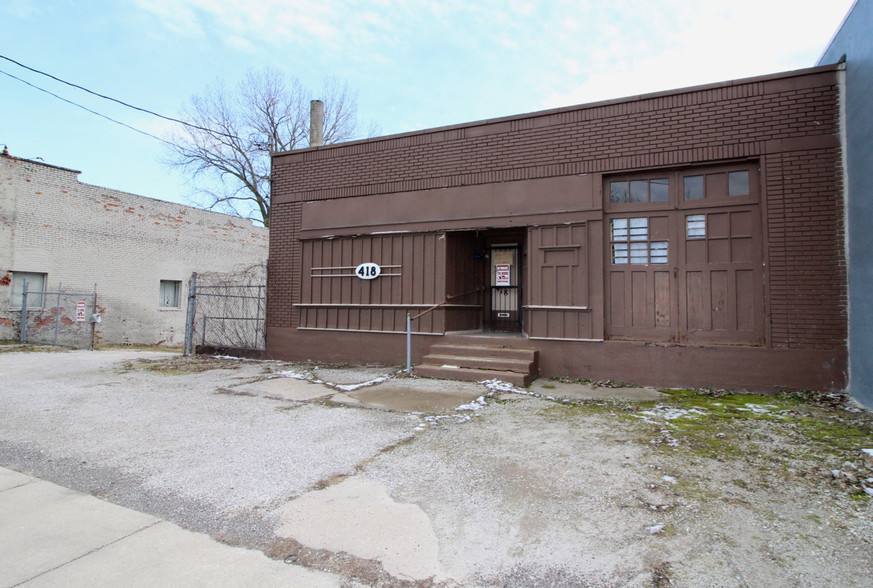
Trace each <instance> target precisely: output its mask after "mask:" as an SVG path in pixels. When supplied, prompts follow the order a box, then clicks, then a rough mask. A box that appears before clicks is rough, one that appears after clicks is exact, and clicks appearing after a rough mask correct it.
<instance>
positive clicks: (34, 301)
mask: <svg viewBox="0 0 873 588" xmlns="http://www.w3.org/2000/svg"><path fill="white" fill-rule="evenodd" d="M25 280H27V307H28V308H42V306H43V303H44V300H43V294H44V293H45V274H38V273H35V272H12V298H11V299H10V300H9V307H10V308H21V294H22V293H23V292H24V281H25Z"/></svg>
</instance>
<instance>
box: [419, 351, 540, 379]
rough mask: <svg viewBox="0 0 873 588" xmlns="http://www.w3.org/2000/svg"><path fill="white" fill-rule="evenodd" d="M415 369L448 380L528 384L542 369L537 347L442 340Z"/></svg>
mask: <svg viewBox="0 0 873 588" xmlns="http://www.w3.org/2000/svg"><path fill="white" fill-rule="evenodd" d="M415 373H416V374H418V375H421V376H428V377H431V378H443V379H447V380H466V381H477V382H478V381H482V380H494V379H496V380H502V381H504V382H508V383H510V384H513V385H515V386H526V385H527V384H529V383H530V382H532V381H533V380H534V379H536V377H537V374H538V373H539V365H538V355H537V350H536V349H525V348H520V347H506V346H500V345H494V346H491V345H481V344H448V343H438V344H436V345H433V346H432V347H431V348H430V351H429V353H428V354H427V355H425V356H424V358H423V359H422V363H421V365H419V366H417V367H416V368H415Z"/></svg>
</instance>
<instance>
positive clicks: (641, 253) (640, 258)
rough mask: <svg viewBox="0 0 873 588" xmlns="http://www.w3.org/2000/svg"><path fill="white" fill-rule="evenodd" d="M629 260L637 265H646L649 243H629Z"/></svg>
mask: <svg viewBox="0 0 873 588" xmlns="http://www.w3.org/2000/svg"><path fill="white" fill-rule="evenodd" d="M630 262H631V263H635V264H638V265H646V264H648V263H649V244H648V243H631V244H630Z"/></svg>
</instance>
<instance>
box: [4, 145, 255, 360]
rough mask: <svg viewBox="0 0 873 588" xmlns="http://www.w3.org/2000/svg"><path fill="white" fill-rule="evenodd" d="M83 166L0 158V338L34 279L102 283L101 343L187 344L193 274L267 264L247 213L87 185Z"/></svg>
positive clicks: (14, 323)
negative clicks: (227, 212) (187, 310)
mask: <svg viewBox="0 0 873 588" xmlns="http://www.w3.org/2000/svg"><path fill="white" fill-rule="evenodd" d="M79 173H80V172H78V171H75V170H70V169H65V168H62V167H57V166H53V165H47V164H44V163H40V162H36V161H31V160H26V159H18V158H15V157H9V156H6V155H4V156H0V339H15V338H17V337H18V332H19V331H18V329H19V324H18V323H19V320H20V315H21V312H20V310H17V309H18V308H20V306H21V296H20V290H21V285H22V283H23V279H28V281H29V284H30V290H31V291H33V290H34V289H35V288H37V289H39V288H42V289H44V290H46V289H47V290H56V289H57V287H58V285H59V284H61V285H62V286H63V289H64V290H70V289H73V290H75V291H78V292H90V291H92V290H93V289H94V285H95V284H96V285H97V306H98V310H99V311H100V312H101V313H102V323H101V324H99V325H97V330H96V334H97V337H96V342H102V343H131V344H157V345H181V344H182V343H183V340H184V334H185V333H184V331H185V327H184V323H185V306H186V304H185V301H186V299H187V289H188V280H189V279H190V277H191V273H192V272H233V271H238V270H241V269H244V268H246V267H250V266H252V265H255V264H263V263H265V262H266V259H267V247H268V241H269V231H268V230H267V229H265V228H263V227H258V226H255V225H253V224H252V222H251V221H248V220H245V219H240V218H237V217H233V216H229V215H225V214H219V213H216V212H211V211H207V210H202V209H198V208H193V207H190V206H183V205H180V204H173V203H170V202H164V201H161V200H155V199H152V198H146V197H143V196H137V195H134V194H128V193H126V192H119V191H117V190H111V189H107V188H101V187H99V186H91V185H89V184H82V183H80V182H79V180H78V177H77V176H78V174H79ZM36 302H40V301H39V299H38V298H37V300H36ZM42 302H43V303H44V304H45V306H46V307H48V306H50V305H51V301H50V300H48V299H47V300H44V301H42ZM28 306H31V303H30V302H28ZM89 328H90V327H89Z"/></svg>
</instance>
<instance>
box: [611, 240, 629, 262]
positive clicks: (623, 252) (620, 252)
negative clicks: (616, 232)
mask: <svg viewBox="0 0 873 588" xmlns="http://www.w3.org/2000/svg"><path fill="white" fill-rule="evenodd" d="M612 263H615V264H625V263H627V243H613V244H612Z"/></svg>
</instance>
